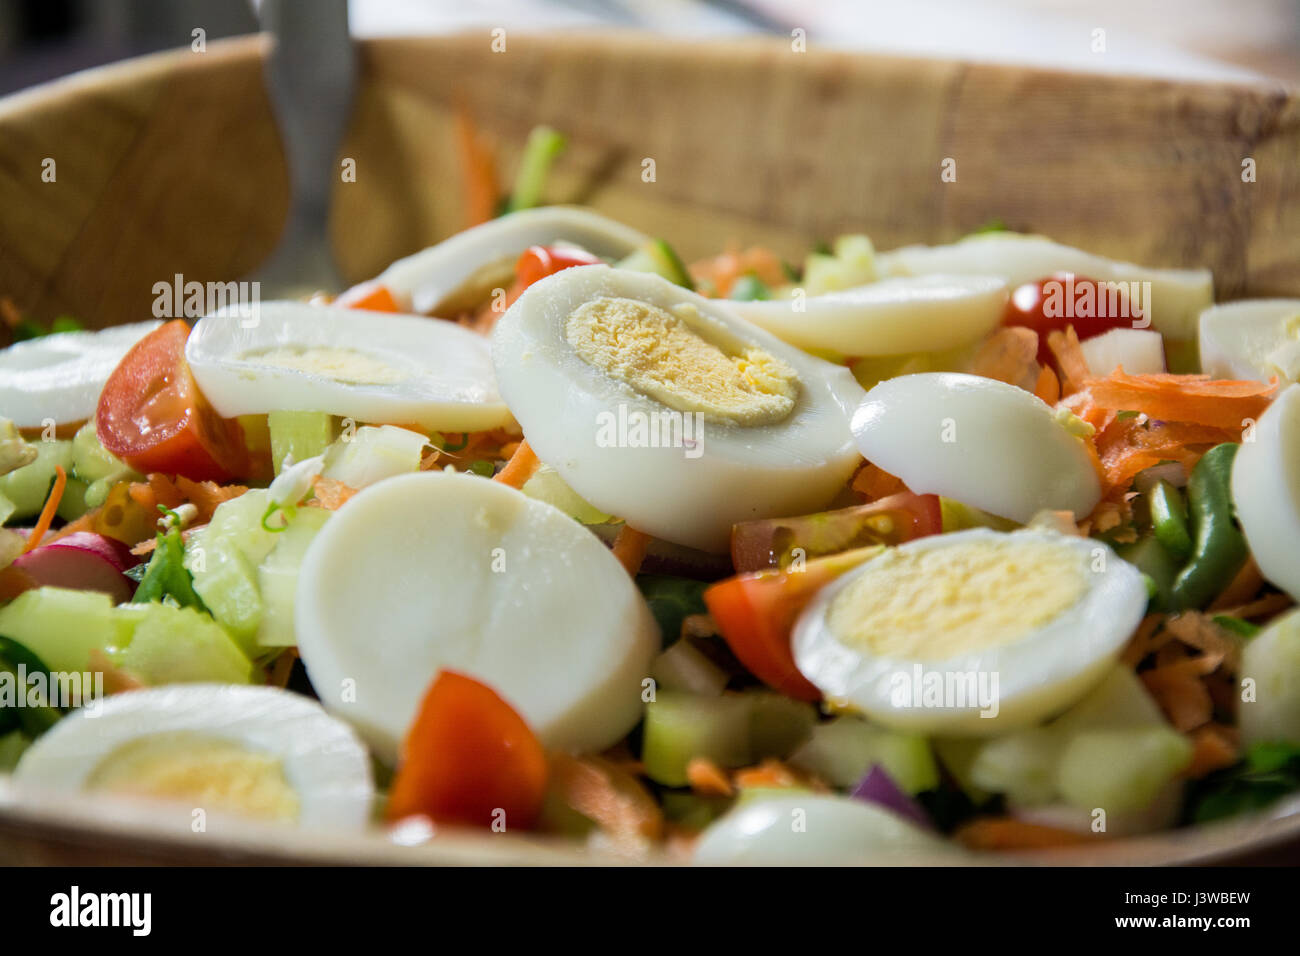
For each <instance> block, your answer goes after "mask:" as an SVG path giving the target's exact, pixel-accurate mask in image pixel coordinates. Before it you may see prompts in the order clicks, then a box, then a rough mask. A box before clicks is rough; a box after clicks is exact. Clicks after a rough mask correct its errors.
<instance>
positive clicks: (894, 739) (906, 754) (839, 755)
mask: <svg viewBox="0 0 1300 956" xmlns="http://www.w3.org/2000/svg"><path fill="white" fill-rule="evenodd" d="M790 764H791V765H792V766H794V767H797V768H798V769H800V770H806V771H807V772H809V773H812V774H815V775H817V776H818V777H821V778H822V779H823V780H825V781H826V782H827V783H829V784H831V785H832V786H835V787H839V788H842V789H848V788H850V787H854V786H856V785H857V784H858V782H859V781H860V780H861V779H862V778H863V777H864V776H865V775H866V773H867V771H868V770H870V769H871V767H872V766H873V765H875V764H879V765H880V766H881V767H883V768H884V770H885V772H886V773H888V774H889V776H890V777H892V778H893V780H894V782H895V783H897V784H898V785H899V787H901V788H902V789H903V790H906V791H907V792H908V793H913V794H914V793H920V792H921V791H923V790H931V789H933V788H934V787H937V786H938V785H939V767H938V765H937V764H936V763H935V760H934V753H933V752H932V751H931V749H930V744H929V742H928V741H927V740H926V739H925V738H924V737H918V736H916V735H914V734H902V733H898V732H897V731H893V730H886V729H884V728H883V727H876V726H874V725H872V724H869V723H867V722H866V721H865V720H861V719H860V718H857V717H836V718H835V719H834V720H831V721H828V722H827V723H824V724H818V725H817V726H816V727H814V728H813V731H812V735H811V736H810V737H809V739H808V741H807V742H806V743H805V744H804V745H803V746H801V747H800V748H799V749H798V750H796V751H795V752H794V753H793V754H792V755H791V757H790Z"/></svg>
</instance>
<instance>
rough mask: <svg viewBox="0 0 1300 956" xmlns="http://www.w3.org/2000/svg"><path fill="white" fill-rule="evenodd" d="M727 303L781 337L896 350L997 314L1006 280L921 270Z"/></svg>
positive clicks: (960, 335)
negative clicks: (817, 291) (819, 291)
mask: <svg viewBox="0 0 1300 956" xmlns="http://www.w3.org/2000/svg"><path fill="white" fill-rule="evenodd" d="M730 304H731V307H732V308H733V309H734V310H735V311H736V312H737V313H739V314H740V315H742V316H743V317H745V318H746V319H748V320H749V321H751V322H753V323H754V324H755V325H757V326H759V327H761V328H764V329H767V331H769V332H771V333H772V334H773V335H775V336H776V337H777V338H779V339H781V340H782V341H785V342H789V343H790V344H791V345H797V346H799V347H800V348H803V349H820V350H825V351H831V352H839V353H842V354H844V355H855V356H876V355H903V354H906V353H909V352H933V351H940V350H943V349H951V348H956V347H958V346H961V345H967V344H969V343H971V342H975V341H977V340H978V339H980V338H981V337H983V336H985V335H987V334H988V333H989V332H991V331H992V330H993V329H994V328H996V327H997V325H998V323H999V322H1000V321H1002V311H1003V309H1004V308H1005V307H1006V304H1007V285H1006V283H1005V282H1004V281H1002V280H1001V279H999V278H996V277H991V276H941V275H926V276H915V277H911V276H909V277H902V278H894V279H881V280H880V281H878V282H872V283H870V284H868V285H863V286H858V287H857V288H854V289H846V290H844V291H842V292H828V293H826V294H824V295H813V296H808V297H806V298H804V297H802V296H798V297H794V298H791V299H786V300H767V301H753V302H734V303H730Z"/></svg>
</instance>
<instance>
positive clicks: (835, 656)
mask: <svg viewBox="0 0 1300 956" xmlns="http://www.w3.org/2000/svg"><path fill="white" fill-rule="evenodd" d="M1015 542H1040V543H1043V544H1046V545H1049V546H1051V547H1053V548H1059V549H1062V550H1064V551H1068V552H1073V553H1075V554H1078V555H1079V556H1080V557H1082V559H1083V560H1084V561H1085V562H1086V563H1087V565H1088V567H1089V569H1090V570H1089V575H1088V580H1087V582H1086V587H1085V590H1084V592H1083V595H1082V596H1081V597H1080V598H1079V600H1078V601H1077V602H1075V603H1074V604H1073V605H1072V606H1070V607H1069V608H1067V609H1065V610H1063V611H1061V612H1060V613H1058V614H1057V615H1056V616H1055V617H1053V618H1051V619H1049V620H1048V621H1047V622H1046V623H1044V624H1043V625H1041V626H1040V627H1038V628H1037V629H1035V630H1033V631H1031V632H1030V633H1029V634H1026V635H1025V636H1023V637H1021V638H1020V639H1018V640H1016V641H1014V642H1012V643H1009V644H1003V645H1001V646H995V647H984V648H974V649H971V650H969V651H966V652H964V653H959V654H956V655H955V656H953V657H951V658H949V659H947V660H938V661H935V660H926V661H914V660H911V659H908V658H907V657H905V656H899V657H886V656H879V655H876V654H874V653H872V652H871V651H870V650H868V649H866V648H860V647H850V646H848V645H846V644H844V643H842V642H841V641H840V640H839V639H838V638H837V637H836V635H835V634H834V633H833V632H832V631H831V629H830V627H829V626H828V625H827V622H826V615H827V613H828V611H829V609H830V607H831V604H832V602H833V601H834V600H835V598H836V597H837V596H838V595H839V594H841V593H842V592H843V591H844V590H845V589H846V588H848V587H850V586H851V585H853V584H855V583H856V582H858V581H860V580H862V579H864V578H865V579H867V580H870V577H871V575H872V574H873V573H874V572H875V570H876V566H875V565H874V564H873V562H870V561H868V562H867V563H866V564H864V565H862V566H861V567H860V568H856V569H854V570H853V571H850V572H848V573H847V574H845V575H844V576H843V577H841V578H838V579H836V580H835V581H834V582H832V583H831V584H830V585H828V586H827V587H825V588H823V589H822V590H821V591H819V592H818V593H817V596H816V597H815V598H814V599H813V601H812V602H811V603H810V604H809V605H808V607H807V608H805V609H804V611H803V612H802V614H801V615H800V617H799V620H798V622H797V623H796V625H795V629H794V635H793V638H792V646H793V649H794V658H795V664H796V666H797V667H798V668H799V671H800V673H802V674H803V675H804V676H805V677H806V678H808V680H809V681H811V682H812V683H813V684H814V685H815V686H817V687H818V688H819V689H820V690H821V691H822V693H823V694H825V695H826V697H827V698H828V699H831V700H833V701H836V702H839V703H841V704H842V705H843V706H847V707H850V708H852V709H854V710H857V711H859V712H861V713H862V714H864V715H866V716H867V717H869V718H871V719H873V720H875V721H877V722H878V723H880V724H883V725H884V726H887V727H893V728H896V729H899V730H905V731H910V732H917V733H948V734H957V735H962V736H989V735H993V734H1001V733H1005V732H1006V731H1008V730H1012V729H1015V728H1017V727H1023V726H1028V725H1030V724H1034V723H1037V722H1038V721H1040V720H1042V719H1044V718H1046V717H1048V716H1050V715H1052V714H1054V713H1058V712H1060V711H1063V710H1065V709H1066V708H1067V707H1068V706H1069V705H1070V704H1072V703H1074V702H1075V701H1076V700H1078V699H1079V698H1080V697H1082V696H1083V695H1084V694H1085V693H1086V692H1087V691H1088V689H1089V688H1091V687H1092V686H1093V685H1095V684H1096V683H1097V682H1098V680H1100V679H1101V677H1102V676H1104V675H1105V673H1106V672H1107V670H1108V669H1109V668H1110V666H1111V664H1112V663H1113V662H1114V661H1115V659H1116V658H1117V657H1118V655H1119V653H1120V651H1121V650H1122V649H1123V647H1124V645H1125V644H1126V643H1127V642H1128V640H1129V638H1130V637H1131V636H1132V634H1133V630H1134V629H1135V628H1136V627H1137V625H1138V623H1139V622H1140V621H1141V620H1142V616H1143V614H1145V612H1146V606H1147V591H1146V586H1145V584H1144V583H1143V579H1142V575H1141V573H1140V572H1139V571H1138V570H1137V569H1136V568H1135V567H1133V566H1132V565H1131V564H1128V563H1127V562H1125V561H1123V560H1121V559H1120V558H1119V557H1117V556H1116V555H1115V553H1114V552H1113V551H1111V549H1110V548H1109V547H1108V546H1107V545H1105V544H1104V543H1103V542H1100V541H1097V540H1094V539H1090V538H1081V537H1074V536H1066V535H1060V534H1056V533H1053V532H1044V531H1015V532H1009V533H1008V532H999V531H992V530H989V529H987V528H976V529H972V530H970V531H960V532H955V533H952V534H944V535H932V536H930V537H926V538H920V539H917V540H915V541H910V542H908V543H906V544H903V545H900V546H899V549H900V550H906V551H913V552H915V551H930V550H935V549H944V548H961V547H963V546H968V545H971V544H975V545H979V544H981V543H984V544H1005V545H1006V546H1007V547H1013V546H1014V544H1015ZM943 585H944V582H943V581H942V580H940V581H936V582H935V583H934V586H935V587H936V588H942V587H943ZM953 599H954V600H960V601H970V602H972V603H974V604H975V605H976V606H978V603H979V602H980V601H982V600H985V598H984V596H983V595H978V594H961V595H958V596H956V597H954V598H953ZM917 664H919V665H920V666H921V668H922V673H924V672H932V673H939V674H968V673H973V674H976V675H980V674H983V675H990V679H989V682H988V686H990V687H991V686H992V684H991V675H995V674H996V675H997V708H996V710H997V713H996V715H991V716H981V715H980V712H981V706H980V705H979V703H978V702H968V706H964V707H958V706H949V707H925V706H921V707H917V706H902V705H900V704H899V703H898V702H896V701H895V699H894V692H895V679H896V675H898V674H900V673H901V674H904V675H911V674H914V672H915V665H917ZM911 703H914V701H912V702H911ZM991 709H992V708H991Z"/></svg>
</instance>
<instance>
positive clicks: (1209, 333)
mask: <svg viewBox="0 0 1300 956" xmlns="http://www.w3.org/2000/svg"><path fill="white" fill-rule="evenodd" d="M1200 333H1201V334H1200V347H1201V370H1202V371H1204V372H1205V373H1206V374H1208V375H1210V376H1212V377H1214V378H1230V379H1238V380H1246V381H1249V380H1251V379H1254V380H1256V381H1260V382H1268V381H1271V380H1272V379H1273V378H1274V377H1275V376H1276V378H1277V379H1278V381H1279V382H1281V383H1282V384H1283V385H1285V384H1287V383H1288V382H1300V299H1258V300H1251V301H1248V302H1228V303H1226V304H1224V305H1216V306H1215V307H1214V308H1212V309H1206V310H1205V311H1204V312H1202V313H1201V320H1200Z"/></svg>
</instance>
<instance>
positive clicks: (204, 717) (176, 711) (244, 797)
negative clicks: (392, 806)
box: [14, 684, 375, 829]
mask: <svg viewBox="0 0 1300 956" xmlns="http://www.w3.org/2000/svg"><path fill="white" fill-rule="evenodd" d="M14 779H15V781H16V782H18V783H19V784H20V785H23V786H30V787H32V788H36V789H45V790H72V791H82V792H87V793H96V794H103V795H117V796H127V797H138V798H145V799H149V800H158V801H166V802H168V803H171V804H176V805H179V806H182V807H184V808H185V809H186V810H187V811H192V810H194V809H202V810H204V811H206V812H207V813H209V814H219V815H236V816H244V817H252V818H255V819H261V820H273V821H284V822H296V823H299V824H302V825H304V826H328V827H344V828H349V829H361V828H362V827H364V826H365V824H366V822H367V821H368V820H369V818H370V810H371V804H372V802H373V800H374V796H375V790H374V784H373V782H372V780H371V772H370V758H369V756H368V755H367V753H366V749H365V747H364V746H363V745H362V743H361V741H360V740H358V739H357V736H356V734H354V733H353V732H352V729H351V728H350V727H348V725H347V724H345V723H343V722H342V721H340V720H336V719H334V718H333V717H331V716H329V715H328V714H327V713H325V711H324V710H322V709H321V706H320V705H319V704H318V703H316V702H315V701H314V700H311V699H310V698H307V697H303V696H302V695H300V694H295V693H292V692H290V691H285V690H279V689H278V688H274V687H247V686H239V685H233V684H176V685H172V686H169V687H157V688H152V689H149V690H138V691H129V692H126V693H122V694H115V695H113V696H111V697H108V698H105V699H102V700H100V701H96V702H93V703H91V704H89V705H87V706H86V707H83V708H82V709H80V710H77V711H74V712H73V713H72V714H70V715H68V716H67V717H65V718H63V719H62V720H61V721H59V722H58V723H57V724H55V725H54V727H53V728H51V729H50V730H49V731H47V732H46V733H45V734H44V735H42V736H41V737H40V738H38V739H37V740H36V742H35V743H33V744H32V745H31V747H29V748H28V749H27V751H26V752H25V753H24V754H23V756H22V759H21V760H20V761H19V762H18V767H17V768H16V769H15V770H14Z"/></svg>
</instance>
